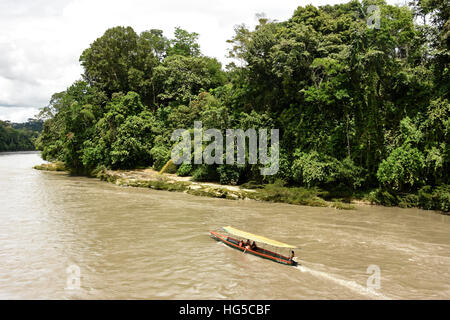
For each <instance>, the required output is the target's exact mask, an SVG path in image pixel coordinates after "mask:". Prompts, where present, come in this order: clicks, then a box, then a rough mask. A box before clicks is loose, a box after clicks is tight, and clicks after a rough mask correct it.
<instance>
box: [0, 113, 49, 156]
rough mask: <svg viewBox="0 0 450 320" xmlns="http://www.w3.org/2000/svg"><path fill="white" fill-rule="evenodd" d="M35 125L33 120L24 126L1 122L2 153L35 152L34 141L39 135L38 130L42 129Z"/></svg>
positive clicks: (0, 141) (0, 146) (0, 147)
mask: <svg viewBox="0 0 450 320" xmlns="http://www.w3.org/2000/svg"><path fill="white" fill-rule="evenodd" d="M34 125H35V123H34V120H33V119H29V120H28V122H27V123H23V124H18V123H10V122H8V121H1V120H0V152H3V151H27V150H35V146H34V141H35V140H36V138H37V136H38V134H39V132H38V131H36V130H39V129H40V128H39V127H37V128H35V127H34ZM34 129H36V130H34Z"/></svg>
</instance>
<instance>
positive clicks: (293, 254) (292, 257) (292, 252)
mask: <svg viewBox="0 0 450 320" xmlns="http://www.w3.org/2000/svg"><path fill="white" fill-rule="evenodd" d="M294 258H295V252H294V250H291V257H290V258H289V260H294Z"/></svg>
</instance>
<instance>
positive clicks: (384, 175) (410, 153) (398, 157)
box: [377, 143, 425, 190]
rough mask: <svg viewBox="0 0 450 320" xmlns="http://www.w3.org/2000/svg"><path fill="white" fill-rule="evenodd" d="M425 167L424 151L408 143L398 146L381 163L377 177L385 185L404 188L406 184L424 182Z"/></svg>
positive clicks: (398, 188) (413, 184) (399, 188)
mask: <svg viewBox="0 0 450 320" xmlns="http://www.w3.org/2000/svg"><path fill="white" fill-rule="evenodd" d="M424 167H425V158H424V156H423V154H422V152H420V151H419V150H418V149H417V148H413V147H412V146H411V144H409V143H406V144H404V145H402V146H401V147H399V148H396V149H395V150H394V151H393V152H392V153H391V154H390V155H389V156H388V157H387V159H385V160H383V161H382V162H381V163H380V166H379V167H378V171H377V178H378V181H379V182H380V183H381V184H382V185H384V186H385V187H388V188H391V189H393V190H402V189H404V187H405V185H409V186H411V187H412V186H415V185H419V184H421V183H422V182H423V180H422V174H423V168H424Z"/></svg>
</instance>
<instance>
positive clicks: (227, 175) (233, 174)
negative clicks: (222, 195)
mask: <svg viewBox="0 0 450 320" xmlns="http://www.w3.org/2000/svg"><path fill="white" fill-rule="evenodd" d="M217 173H218V174H219V181H220V183H221V184H231V185H236V184H237V183H238V182H239V178H240V176H241V173H242V168H241V167H239V166H236V165H226V164H223V165H220V166H219V167H218V168H217Z"/></svg>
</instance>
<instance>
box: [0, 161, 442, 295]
mask: <svg viewBox="0 0 450 320" xmlns="http://www.w3.org/2000/svg"><path fill="white" fill-rule="evenodd" d="M40 163H42V160H41V159H40V156H39V154H37V153H0V298H1V299H450V272H449V271H450V217H449V216H444V215H441V214H438V213H435V212H430V211H424V210H419V209H400V208H386V207H377V206H358V207H357V209H356V210H351V211H339V210H336V209H332V208H315V207H303V206H294V205H287V204H275V203H264V202H256V201H251V200H248V201H244V200H239V201H237V200H224V199H212V198H204V197H196V196H192V195H187V194H184V193H176V192H174V193H171V192H166V191H155V190H149V189H139V188H126V187H119V186H116V185H113V184H109V183H105V182H101V181H99V180H97V179H92V178H91V179H90V178H85V177H70V176H68V175H67V174H64V173H54V172H42V171H37V170H34V169H32V167H33V166H34V165H36V164H40ZM225 225H232V226H234V227H237V228H240V229H243V230H246V231H249V232H252V233H257V234H261V235H264V236H267V237H270V238H273V239H276V240H279V241H283V242H287V243H292V244H295V245H297V246H298V247H299V248H300V249H298V250H297V251H296V253H297V255H298V256H299V262H300V264H301V265H300V266H299V267H289V266H284V265H280V264H277V263H273V262H271V261H268V260H264V259H260V258H258V257H255V256H252V255H248V254H242V253H241V252H238V251H236V250H233V249H230V248H228V247H226V246H224V245H222V244H220V243H218V242H216V241H213V240H212V239H211V238H210V237H209V230H211V229H216V228H218V227H220V226H225ZM369 266H372V267H371V268H378V270H379V271H380V273H379V278H378V279H379V285H380V287H379V288H378V289H377V288H376V287H367V283H368V279H369V277H372V278H370V279H369V283H372V284H373V283H376V282H373V279H374V278H373V276H375V275H376V274H374V273H367V269H368V267H369ZM373 266H375V267H373ZM370 270H373V269H370Z"/></svg>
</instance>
